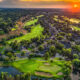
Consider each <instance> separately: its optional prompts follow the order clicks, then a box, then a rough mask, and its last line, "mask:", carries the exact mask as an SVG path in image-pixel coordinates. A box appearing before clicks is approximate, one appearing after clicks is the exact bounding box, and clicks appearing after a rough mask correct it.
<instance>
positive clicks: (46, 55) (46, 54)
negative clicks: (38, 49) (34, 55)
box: [44, 52, 49, 60]
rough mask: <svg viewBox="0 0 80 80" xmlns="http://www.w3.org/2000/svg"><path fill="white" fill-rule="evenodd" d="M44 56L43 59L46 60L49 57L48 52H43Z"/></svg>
mask: <svg viewBox="0 0 80 80" xmlns="http://www.w3.org/2000/svg"><path fill="white" fill-rule="evenodd" d="M44 58H45V60H48V59H49V52H46V53H45V55H44Z"/></svg>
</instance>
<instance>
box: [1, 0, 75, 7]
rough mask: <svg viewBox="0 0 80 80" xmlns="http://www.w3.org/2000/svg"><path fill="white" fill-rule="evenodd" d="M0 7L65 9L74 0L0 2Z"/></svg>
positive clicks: (7, 0)
mask: <svg viewBox="0 0 80 80" xmlns="http://www.w3.org/2000/svg"><path fill="white" fill-rule="evenodd" d="M0 1H1V2H0V7H9V8H67V7H69V5H68V4H69V3H70V2H72V1H76V0H0Z"/></svg>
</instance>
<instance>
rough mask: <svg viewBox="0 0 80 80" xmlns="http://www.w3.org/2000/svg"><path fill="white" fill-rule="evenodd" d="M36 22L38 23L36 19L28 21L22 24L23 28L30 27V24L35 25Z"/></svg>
mask: <svg viewBox="0 0 80 80" xmlns="http://www.w3.org/2000/svg"><path fill="white" fill-rule="evenodd" d="M37 21H38V19H33V20H30V21H28V22H26V23H25V24H24V26H30V25H32V24H35V23H36V22H37Z"/></svg>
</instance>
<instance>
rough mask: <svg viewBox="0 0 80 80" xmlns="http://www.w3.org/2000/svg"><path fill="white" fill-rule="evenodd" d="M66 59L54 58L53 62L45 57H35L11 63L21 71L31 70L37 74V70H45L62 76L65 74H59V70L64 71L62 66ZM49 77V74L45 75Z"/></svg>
mask: <svg viewBox="0 0 80 80" xmlns="http://www.w3.org/2000/svg"><path fill="white" fill-rule="evenodd" d="M64 63H65V61H56V60H54V61H53V62H52V63H51V62H50V61H45V60H44V59H43V58H34V59H30V60H29V59H25V60H21V61H15V62H13V63H11V65H12V66H13V67H15V68H17V69H18V70H20V71H21V72H24V73H28V72H30V73H31V74H32V75H35V72H37V71H40V72H45V73H50V74H52V75H53V76H54V77H61V76H63V75H60V76H59V75H57V73H58V72H62V73H63V70H62V68H63V67H64ZM39 76H40V75H39ZM44 77H47V76H44Z"/></svg>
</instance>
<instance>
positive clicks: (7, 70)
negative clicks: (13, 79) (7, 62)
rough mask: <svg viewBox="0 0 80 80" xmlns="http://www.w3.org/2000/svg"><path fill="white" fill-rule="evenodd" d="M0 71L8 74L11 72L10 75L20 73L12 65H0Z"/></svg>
mask: <svg viewBox="0 0 80 80" xmlns="http://www.w3.org/2000/svg"><path fill="white" fill-rule="evenodd" d="M1 72H7V73H8V74H11V75H12V76H14V75H17V74H21V72H19V71H18V70H17V69H15V68H13V67H0V74H1Z"/></svg>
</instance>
